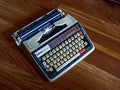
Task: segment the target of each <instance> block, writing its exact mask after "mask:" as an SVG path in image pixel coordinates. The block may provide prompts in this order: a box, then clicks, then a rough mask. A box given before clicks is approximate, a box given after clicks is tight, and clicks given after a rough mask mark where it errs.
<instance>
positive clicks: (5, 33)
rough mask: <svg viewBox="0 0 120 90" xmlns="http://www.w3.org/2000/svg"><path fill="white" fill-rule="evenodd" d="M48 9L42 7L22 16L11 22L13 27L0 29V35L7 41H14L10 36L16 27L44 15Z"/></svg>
mask: <svg viewBox="0 0 120 90" xmlns="http://www.w3.org/2000/svg"><path fill="white" fill-rule="evenodd" d="M48 11H49V10H48V9H46V8H43V10H41V11H37V12H35V13H33V14H32V15H30V16H28V17H23V18H24V19H23V20H21V19H19V21H14V22H11V24H12V25H13V27H12V28H9V29H6V30H4V31H2V32H1V34H2V37H3V38H4V39H5V40H6V41H7V42H9V43H14V42H13V40H12V36H11V35H12V34H13V33H14V32H15V31H17V30H18V29H20V28H22V27H24V26H25V25H27V24H29V23H30V22H32V21H34V20H35V19H37V18H39V17H40V16H42V15H44V14H45V13H47V12H48Z"/></svg>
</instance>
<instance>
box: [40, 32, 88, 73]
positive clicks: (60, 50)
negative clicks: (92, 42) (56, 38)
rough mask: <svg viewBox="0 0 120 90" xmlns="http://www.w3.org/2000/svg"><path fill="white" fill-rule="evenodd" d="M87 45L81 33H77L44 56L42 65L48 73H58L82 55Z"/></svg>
mask: <svg viewBox="0 0 120 90" xmlns="http://www.w3.org/2000/svg"><path fill="white" fill-rule="evenodd" d="M88 44H89V43H88V42H87V40H86V39H85V37H84V35H83V34H82V32H81V31H79V32H77V33H75V34H74V35H72V36H70V37H69V38H67V39H66V40H65V41H63V42H62V43H60V44H59V45H58V46H56V47H55V48H54V49H52V50H50V51H49V52H47V53H46V54H44V55H43V56H42V57H41V61H42V64H43V66H44V67H45V69H46V71H47V72H48V73H51V74H52V73H54V72H58V71H60V70H61V69H62V68H64V67H65V66H66V65H68V64H69V63H70V62H72V61H73V60H74V59H76V58H77V57H78V56H80V55H81V54H83V53H84V52H85V51H86V47H87V46H88Z"/></svg>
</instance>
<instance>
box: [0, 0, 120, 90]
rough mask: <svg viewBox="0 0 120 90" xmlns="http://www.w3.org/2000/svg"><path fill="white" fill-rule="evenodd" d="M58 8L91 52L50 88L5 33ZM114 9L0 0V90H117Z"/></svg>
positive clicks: (83, 0) (119, 72) (68, 1)
mask: <svg viewBox="0 0 120 90" xmlns="http://www.w3.org/2000/svg"><path fill="white" fill-rule="evenodd" d="M56 7H59V8H61V9H62V10H63V11H64V12H66V13H69V14H71V15H72V16H74V17H75V18H76V19H77V20H78V21H79V22H80V23H81V24H82V26H83V27H84V28H85V30H86V32H87V33H88V35H89V36H90V38H91V39H92V41H93V42H94V44H95V47H96V49H95V51H94V52H93V53H92V54H91V55H89V56H88V57H87V58H85V59H84V60H83V61H82V62H80V63H79V64H77V65H76V66H75V67H74V68H72V69H71V70H70V71H69V72H67V73H66V74H65V75H63V76H62V77H61V78H59V79H58V80H57V81H55V82H53V83H49V82H47V81H45V80H44V79H43V77H42V76H41V74H40V73H39V72H37V70H36V69H35V68H34V67H33V66H32V65H31V63H30V62H29V60H28V59H27V58H26V56H25V55H24V54H23V52H22V51H21V50H20V49H19V48H18V47H17V46H16V45H15V43H14V41H13V40H12V38H11V34H12V33H13V32H15V31H16V30H17V29H19V28H21V27H23V26H24V25H26V24H28V23H29V22H31V21H33V20H34V19H36V18H38V17H39V16H41V15H43V14H45V13H46V12H48V11H50V10H52V9H53V8H56ZM119 68H120V6H119V5H117V4H114V3H111V2H109V0H74V1H73V0H62V1H61V0H0V90H41V89H43V90H49V89H50V90H59V89H60V90H66V89H70V90H73V89H75V90H120V69H119Z"/></svg>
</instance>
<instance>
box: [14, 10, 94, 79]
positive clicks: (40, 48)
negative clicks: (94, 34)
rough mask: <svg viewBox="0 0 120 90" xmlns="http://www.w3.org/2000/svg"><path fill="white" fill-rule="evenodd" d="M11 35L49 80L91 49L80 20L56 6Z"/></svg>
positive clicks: (68, 67)
mask: <svg viewBox="0 0 120 90" xmlns="http://www.w3.org/2000/svg"><path fill="white" fill-rule="evenodd" d="M12 37H13V39H14V40H15V42H16V44H17V46H19V47H20V48H21V50H22V51H23V52H24V53H25V54H26V55H27V56H28V57H29V58H30V60H31V61H32V62H33V63H34V65H35V66H37V68H38V70H40V71H41V72H42V73H43V75H44V76H45V77H46V78H47V79H48V80H49V81H54V80H56V79H57V78H58V77H60V76H61V75H63V74H64V73H65V72H67V71H68V70H70V69H71V68H72V67H73V66H75V65H76V64H77V63H78V62H80V61H81V60H82V59H84V58H85V57H86V56H88V55H89V54H90V53H91V52H92V51H93V50H94V45H93V43H92V42H91V40H90V38H89V37H88V35H87V33H86V32H85V30H84V29H83V27H82V26H81V25H80V23H79V22H78V21H77V20H76V19H75V18H73V17H72V16H71V15H69V14H65V13H64V12H63V11H61V10H60V9H54V10H52V11H50V12H48V13H47V14H45V15H43V16H42V17H40V18H38V19H36V20H35V21H33V22H31V23H30V24H28V25H26V26H25V27H23V28H21V29H19V30H18V31H16V32H14V33H13V35H12Z"/></svg>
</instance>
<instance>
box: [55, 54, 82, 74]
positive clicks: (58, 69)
mask: <svg viewBox="0 0 120 90" xmlns="http://www.w3.org/2000/svg"><path fill="white" fill-rule="evenodd" d="M79 55H80V53H78V54H76V55H75V56H73V57H72V58H71V59H69V60H68V61H67V62H65V63H64V64H62V65H61V66H60V67H58V68H57V69H56V71H57V72H58V71H60V70H61V69H62V68H64V67H65V66H66V65H68V64H69V63H70V62H71V61H73V60H74V59H75V58H76V57H78V56H79Z"/></svg>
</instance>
